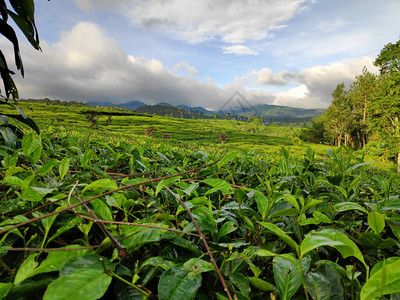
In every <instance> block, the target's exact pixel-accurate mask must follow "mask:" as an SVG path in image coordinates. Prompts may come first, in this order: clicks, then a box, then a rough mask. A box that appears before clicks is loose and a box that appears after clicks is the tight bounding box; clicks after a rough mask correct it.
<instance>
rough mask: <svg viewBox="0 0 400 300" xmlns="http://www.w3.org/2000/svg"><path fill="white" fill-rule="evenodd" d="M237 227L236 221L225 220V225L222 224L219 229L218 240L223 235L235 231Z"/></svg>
mask: <svg viewBox="0 0 400 300" xmlns="http://www.w3.org/2000/svg"><path fill="white" fill-rule="evenodd" d="M236 229H237V227H236V226H235V222H233V221H228V222H225V223H224V225H222V226H221V228H220V230H219V231H218V237H217V240H219V239H220V238H221V237H223V236H226V235H227V234H229V233H231V232H234V231H235V230H236Z"/></svg>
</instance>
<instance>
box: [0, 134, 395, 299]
mask: <svg viewBox="0 0 400 300" xmlns="http://www.w3.org/2000/svg"><path fill="white" fill-rule="evenodd" d="M327 154H328V156H329V157H330V159H328V160H319V159H317V158H316V156H315V153H314V151H312V150H311V149H307V150H306V152H305V155H304V157H303V158H297V159H296V158H295V157H291V154H290V152H289V151H288V150H287V149H285V148H282V149H281V156H280V158H279V159H278V160H277V161H275V162H271V160H268V161H266V160H265V159H267V158H268V157H262V156H261V157H257V155H253V154H251V153H248V152H246V151H231V152H228V153H227V154H226V156H225V157H224V158H222V160H221V161H219V162H218V163H216V164H214V165H210V166H208V167H205V168H201V169H199V170H198V171H196V172H192V173H189V174H178V173H180V172H183V171H188V170H190V169H192V168H196V167H201V166H203V165H205V164H208V163H210V162H212V161H214V160H216V159H217V158H218V157H220V156H221V153H220V152H219V151H217V152H204V151H201V150H190V149H177V148H176V147H170V146H167V145H163V146H160V145H158V146H156V147H153V146H150V145H138V144H128V143H124V142H116V143H113V142H108V143H102V142H100V141H98V142H95V141H91V140H90V139H88V138H86V139H81V138H79V137H77V136H73V135H69V136H67V137H65V138H63V139H59V138H58V135H57V134H55V135H49V134H47V133H43V134H42V137H41V138H40V137H38V136H35V135H26V136H25V137H24V138H23V140H22V141H21V148H17V147H14V148H2V151H0V160H1V168H2V181H1V190H0V193H1V194H0V198H1V199H2V200H1V201H2V206H1V209H2V211H1V217H0V218H1V219H0V230H1V233H0V243H1V246H0V251H1V252H0V263H1V264H2V267H3V268H2V270H1V272H0V293H1V295H3V296H6V295H7V296H6V299H18V298H24V297H25V298H26V297H28V295H29V296H30V295H31V294H32V291H35V293H36V295H37V297H38V298H41V297H43V296H44V299H54V297H56V296H57V297H61V298H60V299H64V298H65V299H69V298H68V297H70V298H71V297H72V298H73V297H75V298H76V297H79V299H98V298H101V297H102V299H109V298H110V297H111V298H115V297H116V298H115V299H148V298H150V297H151V295H152V294H153V295H157V296H158V297H159V298H160V299H176V298H179V299H182V300H183V299H194V298H196V297H197V298H204V299H221V298H224V295H225V292H224V290H223V288H222V286H221V283H220V281H219V279H218V276H217V274H216V271H215V268H214V266H213V265H212V264H211V260H210V258H209V256H208V255H207V253H206V251H205V249H204V246H203V244H202V242H201V240H200V239H199V237H198V236H193V235H188V234H185V232H186V233H193V234H196V233H197V232H196V230H195V228H194V226H193V223H192V222H191V219H190V217H189V215H188V214H187V213H186V211H185V210H184V209H183V208H182V206H181V205H179V203H178V202H177V200H176V199H175V198H174V197H173V196H172V195H171V194H170V193H169V192H168V191H167V190H166V189H165V187H169V188H170V189H171V190H172V191H173V192H174V193H176V194H177V195H179V197H180V198H181V199H182V200H183V201H184V202H185V204H186V206H188V207H189V208H190V211H191V214H192V215H193V217H194V218H195V220H196V221H197V223H198V225H199V226H200V229H201V231H202V232H203V234H204V235H205V236H206V241H207V244H208V245H209V247H210V250H211V252H212V253H213V255H214V259H215V261H216V264H217V266H218V267H219V268H220V270H221V273H222V276H223V278H224V280H225V282H226V284H227V287H228V289H229V291H230V293H231V295H232V296H235V297H237V298H238V299H268V297H270V295H271V293H272V294H273V295H275V297H276V298H285V297H286V299H290V298H291V297H292V298H293V299H294V298H305V295H307V297H309V299H311V298H312V299H340V298H342V299H343V298H344V299H346V298H348V297H349V295H361V299H371V297H372V296H374V297H376V296H377V295H378V296H380V295H386V294H391V293H396V292H399V289H398V288H396V286H398V285H397V284H396V283H397V282H398V281H399V280H400V274H398V272H396V271H395V270H397V269H398V268H397V264H398V262H397V261H396V260H395V258H396V257H397V256H398V249H397V246H396V245H397V243H398V241H399V238H400V226H399V224H398V223H399V220H400V217H399V215H398V210H399V209H400V204H399V201H400V197H399V192H400V188H399V182H398V178H397V177H396V176H395V175H394V176H391V177H387V176H386V177H385V176H381V175H375V176H370V175H369V174H370V173H373V172H374V171H373V170H370V169H368V166H367V165H368V163H366V162H364V161H363V157H362V156H357V155H355V154H354V153H353V152H352V151H351V150H349V149H347V148H338V149H336V150H330V151H328V153H327ZM173 174H176V175H177V176H176V177H171V178H170V179H164V180H157V181H153V182H148V183H146V184H145V183H143V181H146V180H150V179H152V178H157V177H163V176H171V175H173ZM128 185H133V186H131V187H130V188H126V187H127V186H128ZM116 189H119V191H116ZM104 193H107V194H104ZM68 195H71V197H70V200H69V202H70V204H71V205H74V204H76V203H78V202H77V201H78V199H81V200H83V199H89V198H90V197H93V196H95V197H98V196H99V198H97V199H95V200H92V201H90V202H89V203H88V204H87V205H88V207H89V208H90V210H91V211H92V212H93V213H94V214H95V215H96V216H97V217H98V218H99V219H102V220H105V221H108V222H112V221H118V222H129V223H127V224H125V225H124V224H121V223H120V224H119V225H116V224H109V223H105V224H104V225H105V227H106V229H107V230H108V231H109V232H110V233H111V234H112V236H114V237H115V238H116V239H117V240H119V243H120V244H121V245H122V246H124V247H126V249H127V255H125V256H124V255H123V256H121V257H118V253H117V250H116V248H115V245H113V244H112V243H110V239H109V238H108V237H107V235H106V234H105V233H104V232H103V231H102V229H101V228H100V227H99V226H98V224H95V223H94V222H92V221H89V220H85V219H82V218H81V217H80V215H81V216H82V215H83V216H88V217H90V215H89V214H88V213H87V211H86V210H85V208H84V207H79V206H78V207H76V208H75V209H76V211H75V212H73V211H71V210H65V211H64V212H63V213H62V214H58V213H57V211H58V210H64V209H65V208H66V207H67V206H68V205H69V204H68ZM75 197H77V198H75ZM43 205H44V206H43ZM36 208H37V209H38V210H37V211H35V212H32V213H28V214H27V215H26V216H23V214H24V213H27V212H28V211H30V210H32V209H36ZM46 213H55V214H54V215H52V216H49V217H47V218H45V219H41V220H37V221H34V222H31V223H29V224H26V225H25V226H21V227H18V228H15V229H13V230H11V231H6V230H7V228H10V226H12V225H15V224H20V223H22V222H26V221H28V220H29V219H31V218H34V217H40V216H42V215H44V214H46ZM79 214H80V215H79ZM139 225H141V226H139ZM143 226H144V227H143ZM151 226H157V227H156V228H151ZM169 228H170V229H174V230H179V231H182V232H176V231H169V230H168V229H169ZM100 244H103V246H101V247H96V248H92V247H91V246H96V245H100ZM16 248H35V249H37V250H34V249H31V250H32V251H30V252H25V251H23V249H20V250H19V251H13V249H14V250H17V249H16ZM42 248H46V249H45V250H44V251H40V250H39V249H42ZM51 248H56V249H59V250H62V251H57V252H55V251H52V249H51ZM64 248H67V249H64ZM76 248H80V249H76ZM68 250H69V251H68ZM385 259H386V264H385ZM372 268H373V270H374V272H372V271H371V272H369V270H371V269H372ZM13 270H14V271H13ZM383 272H389V273H390V277H387V278H388V279H387V280H388V281H386V282H385V280H386V279H385V278H383V277H382V276H381V275H380V274H382V273H383ZM389 273H388V274H389ZM374 274H376V275H374ZM386 284H387V285H386ZM390 284H391V286H392V287H391V288H389V286H390ZM70 291H74V292H73V293H72V292H70ZM371 295H372V296H371Z"/></svg>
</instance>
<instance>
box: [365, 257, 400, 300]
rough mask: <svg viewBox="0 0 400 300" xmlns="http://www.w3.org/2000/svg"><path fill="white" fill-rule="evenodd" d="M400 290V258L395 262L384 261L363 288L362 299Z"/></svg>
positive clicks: (366, 299) (367, 299) (378, 296)
mask: <svg viewBox="0 0 400 300" xmlns="http://www.w3.org/2000/svg"><path fill="white" fill-rule="evenodd" d="M398 292H400V260H396V261H395V262H393V263H383V264H382V267H381V268H380V269H379V270H378V271H376V272H374V273H373V274H372V275H371V276H370V277H369V278H368V280H367V281H366V282H365V284H364V286H363V287H362V289H361V293H360V299H361V300H369V299H377V298H380V297H381V296H383V295H388V294H393V293H398Z"/></svg>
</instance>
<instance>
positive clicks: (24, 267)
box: [14, 253, 39, 284]
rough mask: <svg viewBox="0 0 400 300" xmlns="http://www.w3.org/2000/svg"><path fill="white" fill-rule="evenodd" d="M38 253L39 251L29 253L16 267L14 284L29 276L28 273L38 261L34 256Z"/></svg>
mask: <svg viewBox="0 0 400 300" xmlns="http://www.w3.org/2000/svg"><path fill="white" fill-rule="evenodd" d="M38 255H39V253H34V254H31V255H30V256H29V257H28V258H27V259H25V260H24V262H23V263H22V264H21V266H20V267H19V268H18V272H17V274H16V275H15V278H14V284H18V283H20V282H22V281H24V280H25V279H27V278H29V277H30V276H31V275H30V274H31V273H32V271H33V270H34V269H35V268H36V266H37V265H38V262H37V261H36V257H38Z"/></svg>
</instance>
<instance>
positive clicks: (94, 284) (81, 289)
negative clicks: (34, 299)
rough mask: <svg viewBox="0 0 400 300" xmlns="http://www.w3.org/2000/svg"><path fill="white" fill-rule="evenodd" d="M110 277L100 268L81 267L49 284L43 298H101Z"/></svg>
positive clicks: (62, 299) (91, 299)
mask: <svg viewBox="0 0 400 300" xmlns="http://www.w3.org/2000/svg"><path fill="white" fill-rule="evenodd" d="M111 280H112V277H111V276H109V275H107V274H105V273H104V272H103V271H100V270H92V269H81V270H77V271H75V272H74V273H72V274H70V275H66V276H61V277H59V278H58V279H56V280H54V281H53V282H52V283H50V284H49V286H48V288H47V290H46V292H45V294H44V296H43V300H75V299H79V300H94V299H99V298H101V297H102V296H103V295H104V294H105V292H106V291H107V289H108V286H109V285H110V283H111Z"/></svg>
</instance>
